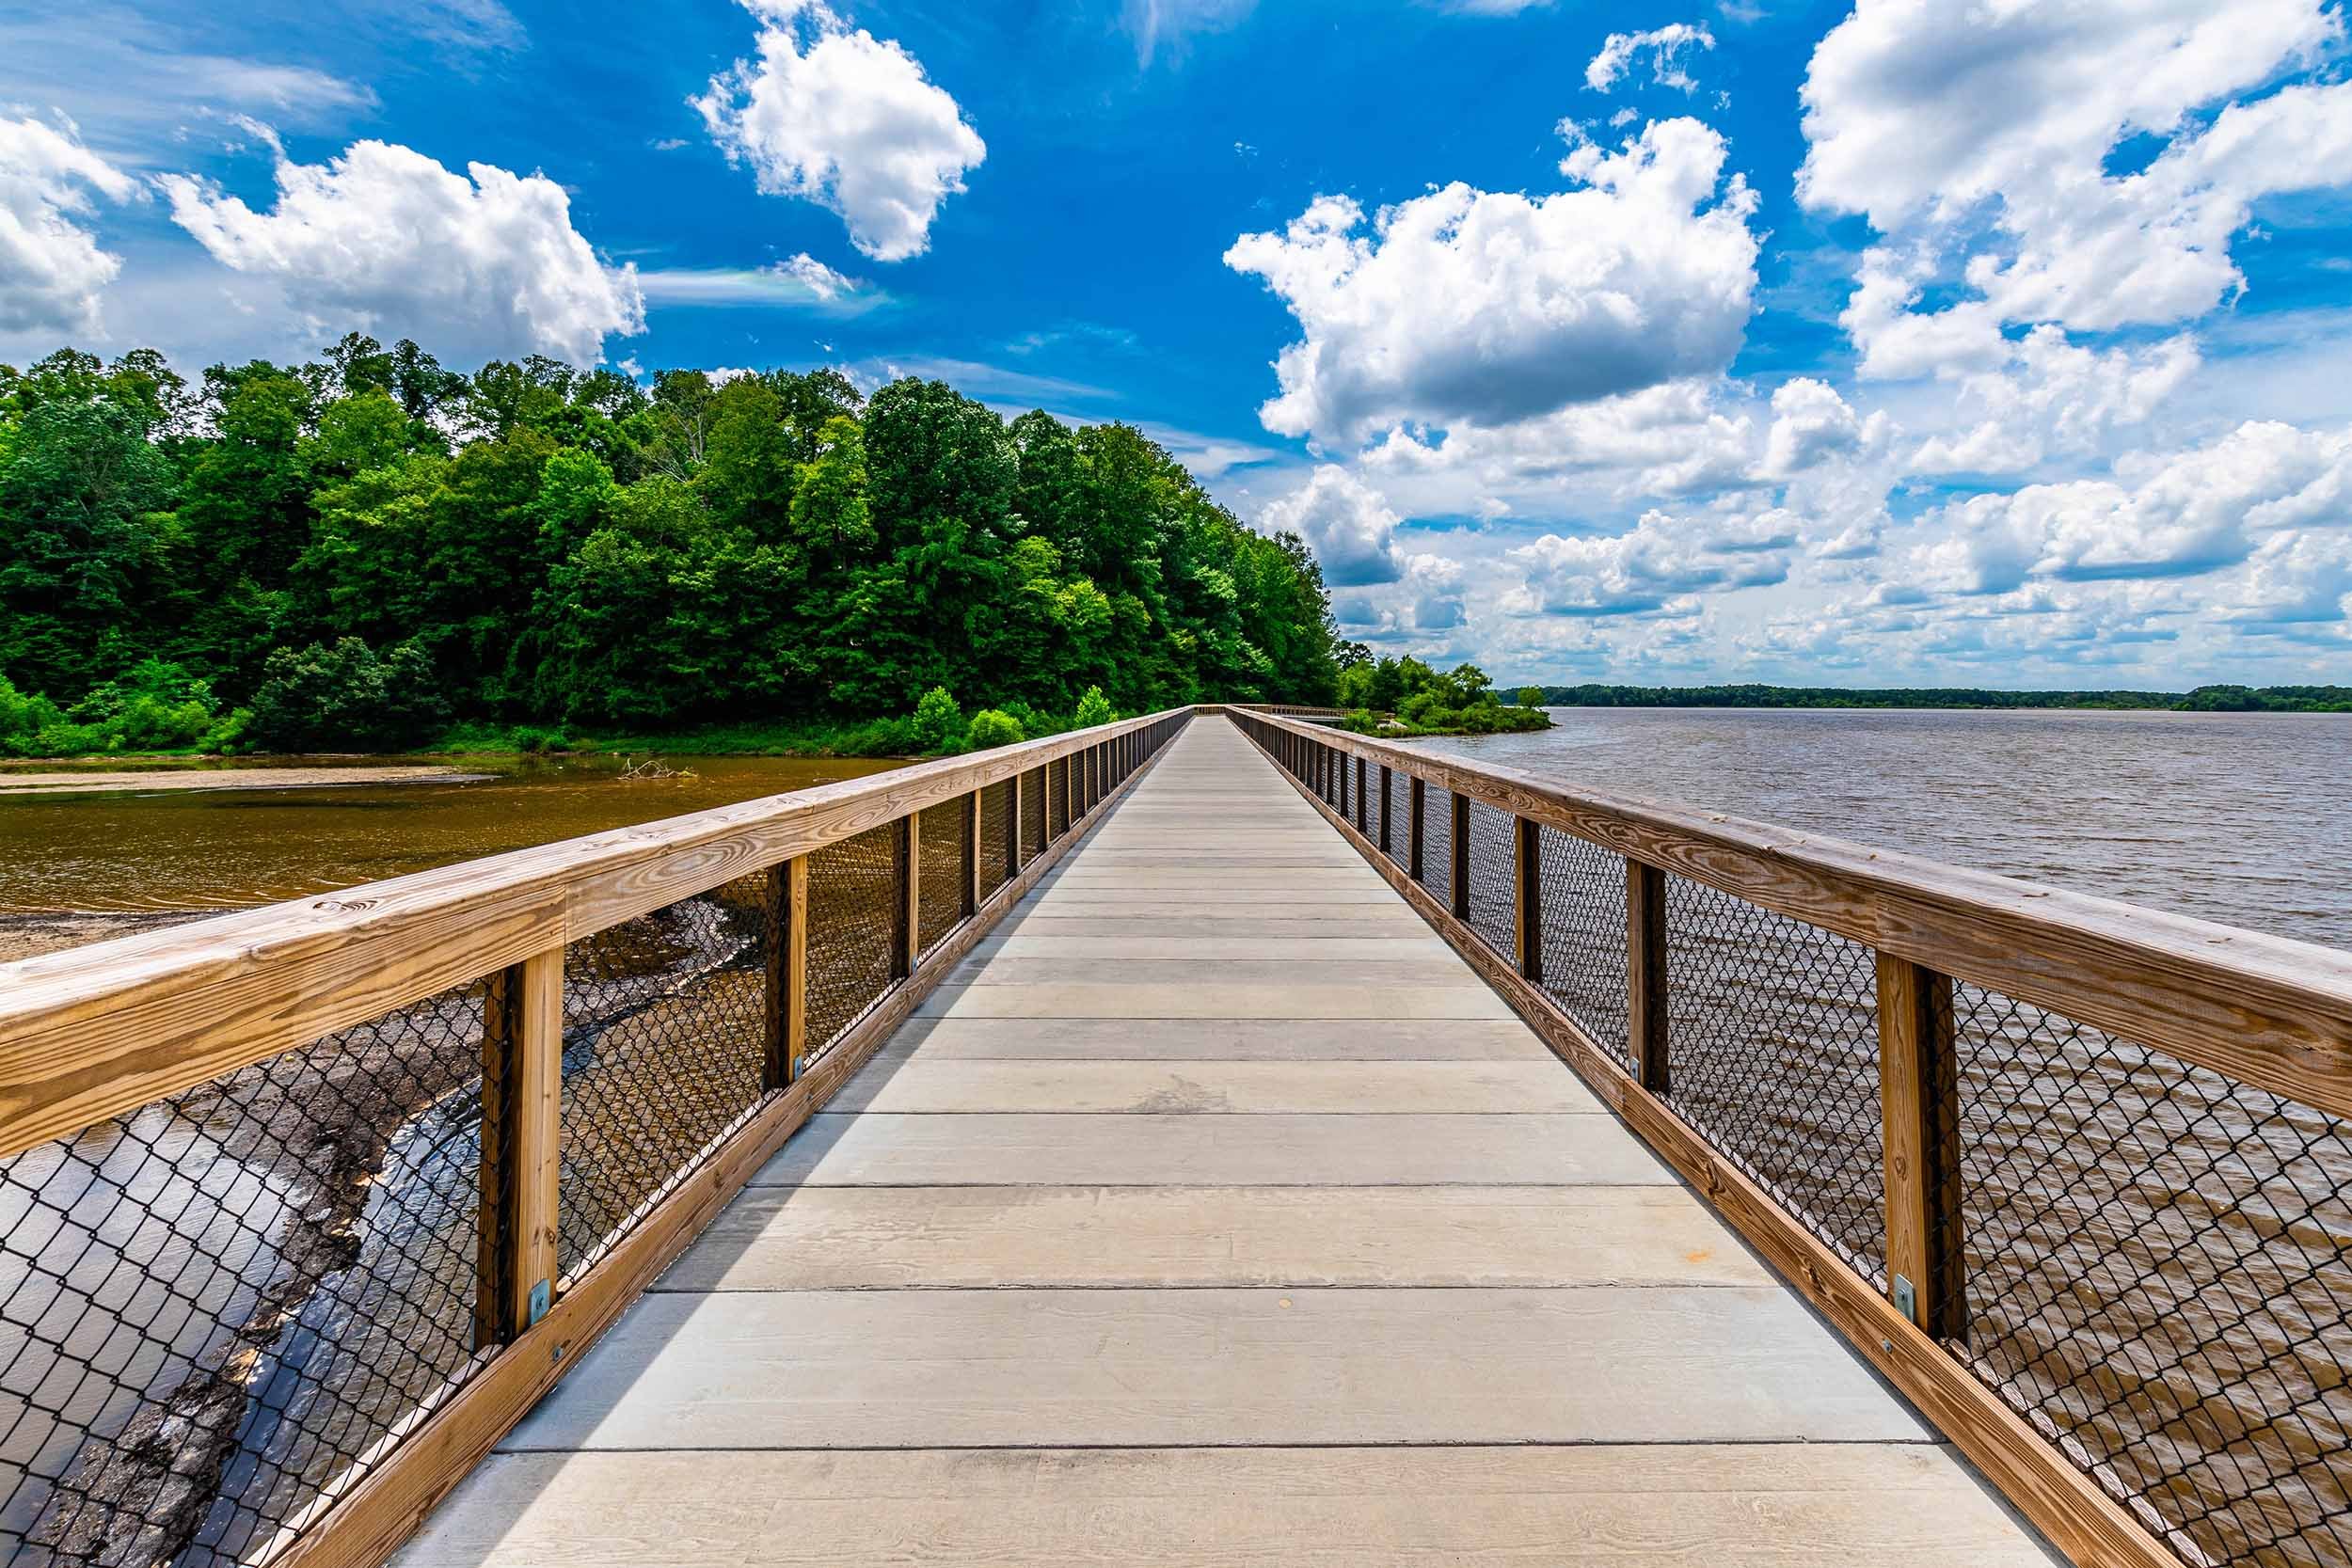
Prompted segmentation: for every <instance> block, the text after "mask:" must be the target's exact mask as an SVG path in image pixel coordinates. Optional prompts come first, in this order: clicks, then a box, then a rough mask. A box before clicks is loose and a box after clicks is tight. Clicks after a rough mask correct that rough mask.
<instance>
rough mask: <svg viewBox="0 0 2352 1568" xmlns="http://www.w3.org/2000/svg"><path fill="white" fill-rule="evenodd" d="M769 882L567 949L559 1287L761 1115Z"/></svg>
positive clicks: (693, 902) (711, 896) (669, 910)
mask: <svg viewBox="0 0 2352 1568" xmlns="http://www.w3.org/2000/svg"><path fill="white" fill-rule="evenodd" d="M771 881H772V879H771V877H770V875H769V874H768V873H767V872H764V871H763V872H759V873H756V874H755V875H753V876H750V877H744V878H739V879H737V880H735V881H732V882H729V883H727V884H726V885H725V886H723V887H721V888H718V889H716V890H714V891H712V892H710V893H707V894H704V895H700V896H698V897H694V898H687V899H682V900H680V901H679V902H677V903H675V904H671V905H667V906H665V907H664V908H661V909H659V910H656V911H653V912H652V913H650V914H643V915H639V916H638V917H637V918H636V919H634V920H628V921H624V922H622V923H621V924H620V925H618V926H614V927H611V928H610V929H608V930H603V931H598V932H596V934H595V935H594V936H589V937H583V938H581V939H580V940H579V941H577V942H572V943H570V944H569V945H568V946H566V947H565V948H564V1101H563V1111H562V1119H561V1129H562V1139H563V1170H562V1178H561V1180H560V1182H559V1184H558V1188H557V1202H556V1216H557V1224H556V1259H557V1267H558V1270H559V1272H560V1273H561V1274H563V1275H564V1276H566V1277H577V1276H578V1275H580V1273H581V1272H582V1271H584V1270H585V1269H587V1268H588V1267H590V1266H591V1265H593V1264H594V1263H596V1260H597V1259H601V1258H602V1257H604V1255H605V1254H606V1253H607V1252H609V1251H611V1250H612V1244H613V1243H615V1242H617V1241H619V1240H620V1239H621V1237H622V1236H623V1235H625V1234H627V1233H628V1229H629V1227H632V1226H633V1225H634V1224H636V1222H637V1221H638V1220H640V1219H642V1218H643V1217H644V1214H645V1212H647V1211H648V1210H650V1209H651V1208H652V1207H653V1206H654V1205H655V1204H656V1203H658V1202H660V1200H661V1199H662V1198H663V1197H665V1196H668V1195H669V1194H670V1193H671V1192H672V1191H674V1190H675V1188H676V1186H677V1184H678V1183H679V1182H680V1181H681V1180H684V1179H685V1178H686V1176H687V1175H688V1174H689V1173H690V1172H691V1171H692V1170H693V1168H694V1167H695V1166H697V1165H699V1164H701V1163H702V1161H703V1159H704V1157H705V1156H706V1155H707V1153H708V1151H709V1150H710V1149H711V1148H713V1147H714V1146H715V1145H716V1144H717V1143H718V1142H719V1141H721V1140H723V1139H724V1138H725V1137H726V1135H727V1134H728V1133H730V1132H734V1131H735V1129H736V1128H737V1127H739V1126H740V1125H741V1124H742V1122H743V1121H744V1120H745V1118H747V1117H749V1116H750V1115H751V1114H752V1113H753V1112H754V1111H755V1110H756V1109H757V1108H758V1106H759V1102H760V1100H761V1098H762V1096H763V1095H764V1093H765V1090H764V1088H763V1074H764V1072H765V1069H766V1066H767V1054H768V1033H767V990H766V986H767V974H768V963H769V958H768V942H769V941H770V940H771V938H770V936H769V934H768V931H767V923H766V920H765V913H766V900H767V898H768V897H769V896H770V889H771ZM812 901H813V900H812ZM814 966H815V957H814V952H813V951H812V954H811V967H812V969H813V968H814Z"/></svg>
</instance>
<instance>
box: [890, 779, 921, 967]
mask: <svg viewBox="0 0 2352 1568" xmlns="http://www.w3.org/2000/svg"><path fill="white" fill-rule="evenodd" d="M921 815H922V814H921V813H919V812H909V813H907V814H906V816H901V817H900V818H898V822H897V823H896V824H894V827H895V830H896V832H895V835H894V836H895V837H896V839H897V844H896V846H895V847H896V849H897V851H898V856H897V858H898V898H897V899H896V900H895V902H894V904H893V908H892V913H891V922H890V977H891V978H892V979H894V980H903V979H905V978H906V977H907V976H908V975H910V974H914V959H915V956H916V955H915V949H916V947H918V946H919V945H920V944H921V942H922V941H923V938H922V930H923V829H922V825H921V823H919V822H918V821H917V820H916V818H917V817H918V816H921Z"/></svg>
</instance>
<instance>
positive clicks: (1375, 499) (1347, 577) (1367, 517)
mask: <svg viewBox="0 0 2352 1568" xmlns="http://www.w3.org/2000/svg"><path fill="white" fill-rule="evenodd" d="M1398 520H1399V519H1398V517H1397V515H1396V514H1395V513H1394V512H1392V511H1391V510H1390V508H1389V503H1388V502H1387V501H1385V500H1383V499H1381V498H1380V493H1379V492H1378V491H1376V490H1374V489H1373V488H1371V487H1370V486H1369V485H1367V484H1365V483H1362V482H1361V481H1359V480H1358V479H1357V478H1356V477H1355V476H1354V475H1352V474H1350V473H1349V472H1348V471H1347V470H1346V469H1345V468H1343V467H1340V466H1339V465H1337V464H1335V463H1326V464H1323V465H1322V466H1320V467H1317V468H1316V469H1315V471H1314V472H1313V473H1312V474H1311V475H1309V476H1308V479H1307V483H1305V484H1303V485H1301V486H1300V487H1299V488H1298V489H1296V490H1294V491H1292V492H1291V493H1290V494H1289V495H1287V496H1283V497H1281V498H1279V499H1276V500H1273V501H1269V502H1267V503H1266V507H1265V510H1264V511H1263V513H1261V514H1260V515H1259V519H1258V526H1259V527H1260V528H1261V529H1262V530H1263V531H1265V532H1267V533H1284V532H1288V533H1295V534H1297V535H1298V536H1299V537H1300V538H1301V539H1304V540H1305V541H1306V542H1307V545H1308V547H1309V548H1311V549H1312V550H1313V551H1314V552H1315V559H1316V560H1317V561H1318V562H1321V563H1322V565H1323V580H1324V581H1326V582H1327V583H1329V584H1330V585H1331V586H1332V587H1334V588H1361V587H1365V586H1367V585H1369V584H1372V583H1380V582H1394V581H1396V580H1397V579H1398V578H1401V577H1403V576H1404V575H1405V562H1404V558H1403V556H1402V555H1401V554H1400V553H1399V551H1398V550H1397V547H1396V526H1397V522H1398Z"/></svg>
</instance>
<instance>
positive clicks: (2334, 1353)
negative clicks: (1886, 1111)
mask: <svg viewBox="0 0 2352 1568" xmlns="http://www.w3.org/2000/svg"><path fill="white" fill-rule="evenodd" d="M1953 1018H1954V1023H1953V1032H1954V1036H1955V1039H1956V1044H1957V1048H1958V1054H1959V1066H1958V1081H1959V1091H1960V1115H1959V1119H1960V1132H1961V1136H1960V1168H1961V1194H1962V1196H1961V1204H1962V1224H1963V1227H1964V1229H1965V1231H1966V1236H1965V1258H1966V1277H1965V1288H1966V1307H1965V1312H1966V1318H1965V1322H1964V1323H1963V1328H1964V1331H1965V1338H1964V1340H1963V1341H1962V1342H1960V1343H1959V1344H1956V1345H1955V1346H1954V1348H1955V1350H1957V1351H1959V1352H1960V1353H1961V1354H1963V1358H1964V1359H1965V1360H1966V1361H1967V1363H1968V1365H1969V1366H1970V1367H1971V1368H1972V1369H1974V1370H1975V1371H1976V1372H1977V1374H1978V1376H1979V1377H1980V1378H1982V1379H1983V1380H1984V1381H1985V1382H1986V1383H1987V1384H1988V1385H1990V1386H1992V1387H1993V1388H1994V1389H1995V1390H1997V1391H1998V1392H1999V1393H2000V1395H2001V1397H2002V1398H2003V1399H2004V1400H2005V1401H2007V1402H2008V1403H2009V1404H2010V1407H2011V1408H2013V1409H2014V1410H2016V1411H2017V1412H2018V1413H2019V1414H2020V1415H2022V1416H2024V1417H2025V1418H2026V1419H2027V1420H2028V1421H2030V1422H2032V1423H2033V1425H2034V1426H2036V1427H2037V1428H2039V1429H2040V1430H2041V1431H2042V1433H2044V1434H2045V1435H2047V1436H2049V1437H2050V1438H2052V1439H2053V1440H2054V1441H2056V1442H2057V1443H2058V1447H2059V1448H2060V1449H2063V1450H2064V1451H2065V1452H2066V1453H2067V1454H2068V1455H2069V1457H2071V1458H2073V1459H2074V1462H2075V1463H2076V1464H2078V1465H2081V1466H2083V1468H2085V1469H2086V1470H2088V1471H2089V1472H2090V1474H2091V1475H2092V1476H2094V1477H2095V1478H2097V1479H2098V1480H2099V1481H2101V1482H2102V1483H2103V1484H2104V1485H2105V1486H2106V1488H2107V1489H2108V1490H2109V1491H2110V1492H2111V1493H2113V1494H2114V1495H2115V1496H2116V1497H2119V1498H2122V1499H2123V1500H2124V1501H2126V1502H2127V1503H2131V1504H2133V1505H2134V1506H2135V1507H2136V1508H2137V1510H2138V1511H2139V1512H2140V1513H2142V1516H2143V1518H2148V1517H2150V1516H2153V1520H2155V1521H2160V1524H2158V1525H2157V1533H2159V1534H2163V1535H2167V1536H2168V1537H2169V1541H2170V1543H2171V1544H2173V1545H2174V1546H2175V1547H2176V1548H2178V1549H2181V1550H2182V1552H2183V1555H2184V1556H2185V1557H2188V1558H2189V1559H2190V1560H2199V1559H2202V1560H2207V1561H2211V1562H2217V1563H2231V1564H2259V1565H2262V1568H2271V1565H2274V1564H2275V1565H2280V1568H2284V1565H2287V1564H2296V1565H2300V1564H2307V1563H2308V1564H2317V1563H2342V1562H2347V1561H2352V1496H2348V1495H2347V1493H2348V1490H2352V1381H2348V1380H2347V1371H2348V1370H2352V1123H2347V1122H2345V1121H2344V1120H2342V1119H2340V1118H2338V1117H2330V1116H2328V1115H2327V1114H2326V1113H2324V1112H2321V1111H2316V1110H2313V1109H2312V1108H2311V1107H2309V1106H2305V1105H2300V1104H2297V1103H2296V1102H2294V1101H2287V1100H2282V1099H2280V1097H2278V1096H2277V1095H2273V1094H2270V1093H2267V1092H2266V1091H2264V1090H2261V1089H2256V1088H2250V1087H2248V1086H2247V1085H2242V1084H2237V1083H2234V1082H2233V1081H2232V1080H2230V1079H2228V1078H2225V1077H2223V1076H2222V1075H2220V1074H2219V1073H2216V1072H2211V1071H2208V1070H2206V1069H2203V1068H2199V1067H2193V1066H2190V1065H2189V1064H2187V1063H2185V1062H2182V1061H2179V1060H2177V1059H2176V1058H2174V1057H2171V1056H2169V1055H2167V1054H2165V1053H2162V1052H2158V1051H2153V1050H2150V1049H2148V1048H2146V1047H2143V1046H2139V1045H2137V1044H2134V1043H2132V1042H2131V1041H2128V1040H2123V1039H2119V1038H2117V1037H2114V1036H2112V1035H2109V1034H2106V1033H2105V1032H2104V1031H2101V1030H2099V1029H2095V1028H2091V1027H2090V1026H2088V1025H2085V1024H2079V1023H2074V1022H2071V1021H2069V1020H2066V1019H2063V1018H2060V1017H2058V1016H2057V1015H2055V1014H2052V1013H2048V1012H2044V1011H2042V1009H2041V1008H2039V1007H2035V1006H2031V1005H2029V1004H2026V1003H2024V1002H2019V1001H2015V1000H2013V999H2011V998H2010V997H2007V996H2003V995H2000V994H1999V993H1997V992H1994V991H1989V990H1979V989H1978V988H1976V987H1974V986H1968V985H1961V986H1957V987H1955V988H1954V993H1953Z"/></svg>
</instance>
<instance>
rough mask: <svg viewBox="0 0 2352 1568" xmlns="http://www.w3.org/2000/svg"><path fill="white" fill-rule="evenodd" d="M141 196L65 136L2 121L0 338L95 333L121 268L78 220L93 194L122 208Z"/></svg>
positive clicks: (30, 123)
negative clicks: (106, 293)
mask: <svg viewBox="0 0 2352 1568" xmlns="http://www.w3.org/2000/svg"><path fill="white" fill-rule="evenodd" d="M136 190H137V186H136V184H135V182H133V180H132V179H131V177H130V176H129V175H127V174H125V173H123V172H122V171H121V170H120V169H119V168H117V167H115V166H114V165H112V164H110V163H108V162H107V161H106V160H105V159H103V158H102V157H100V156H99V155H98V154H97V153H95V152H92V151H91V150H89V149H88V148H87V147H84V146H83V145H82V144H81V142H80V141H79V140H78V139H76V138H75V137H74V136H73V135H71V134H70V133H69V132H68V131H60V130H57V129H55V128H54V127H51V126H48V125H44V124H42V123H40V121H39V120H36V119H0V330H8V331H25V332H94V331H96V330H97V329H98V299H99V294H100V293H101V292H103V290H104V288H105V286H106V285H107V284H108V283H110V282H112V281H113V280H114V277H115V275H116V274H117V273H118V272H119V271H121V269H122V261H121V258H119V257H118V256H116V255H114V254H113V253H112V252H109V251H105V250H101V249H100V248H99V246H98V241H97V239H96V237H95V236H94V235H92V234H91V233H90V231H89V230H87V229H86V228H84V227H83V226H82V224H81V223H79V222H77V221H75V220H76V219H78V218H84V217H86V216H87V214H89V213H90V211H91V209H92V203H91V200H90V194H91V193H92V192H96V193H97V194H98V195H100V196H103V197H105V198H108V199H109V200H113V201H124V200H128V199H129V198H131V197H132V196H133V195H135V193H136Z"/></svg>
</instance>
